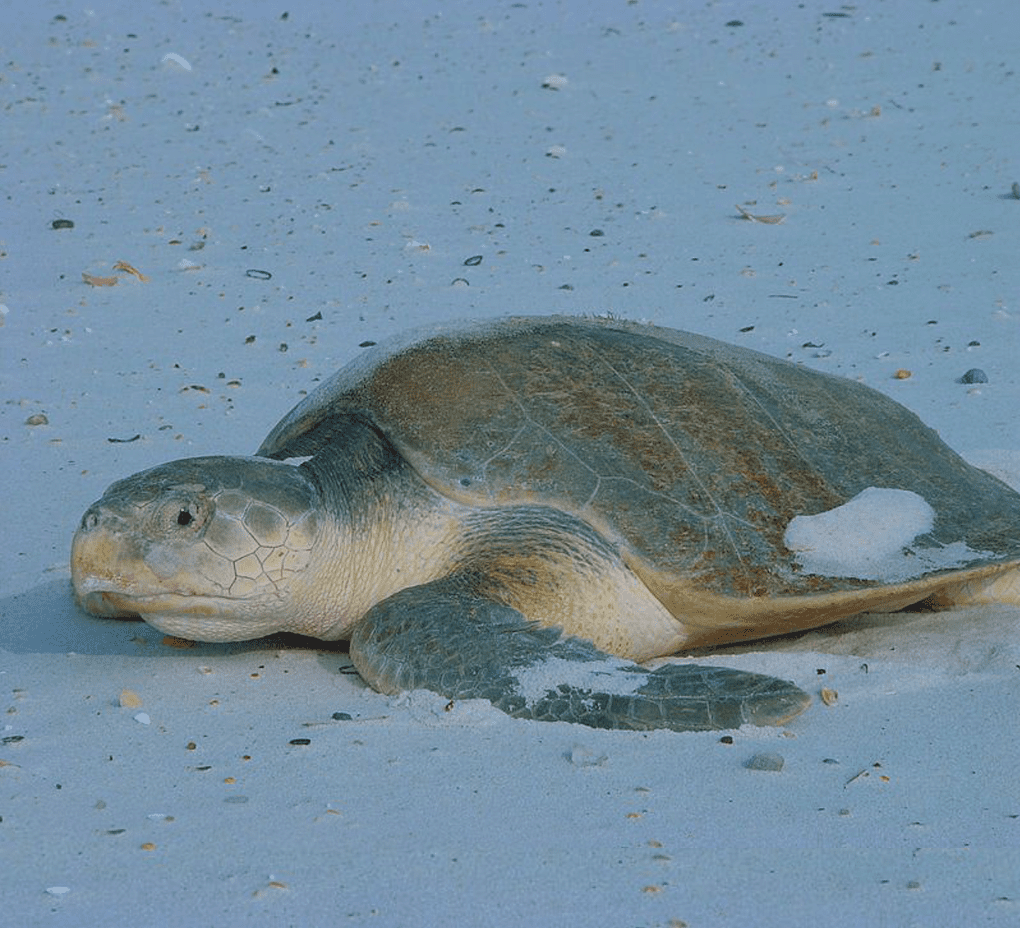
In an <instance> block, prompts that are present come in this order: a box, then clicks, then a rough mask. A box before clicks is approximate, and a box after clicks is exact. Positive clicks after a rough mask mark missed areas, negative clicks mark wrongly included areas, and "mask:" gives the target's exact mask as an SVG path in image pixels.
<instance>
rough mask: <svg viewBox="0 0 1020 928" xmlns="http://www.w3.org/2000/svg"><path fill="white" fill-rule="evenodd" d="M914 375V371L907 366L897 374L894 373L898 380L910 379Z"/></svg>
mask: <svg viewBox="0 0 1020 928" xmlns="http://www.w3.org/2000/svg"><path fill="white" fill-rule="evenodd" d="M912 376H913V372H912V371H908V370H907V369H906V368H905V367H901V368H900V369H899V370H898V371H896V373H895V374H893V377H895V378H896V379H897V380H908V379H909V378H910V377H912Z"/></svg>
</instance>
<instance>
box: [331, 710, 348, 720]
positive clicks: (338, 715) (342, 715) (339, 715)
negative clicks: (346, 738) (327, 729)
mask: <svg viewBox="0 0 1020 928" xmlns="http://www.w3.org/2000/svg"><path fill="white" fill-rule="evenodd" d="M331 717H332V719H333V721H334V722H349V721H351V719H352V718H353V716H352V715H351V714H350V712H334V713H333V715H332V716H331Z"/></svg>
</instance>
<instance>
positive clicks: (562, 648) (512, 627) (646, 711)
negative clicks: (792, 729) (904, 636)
mask: <svg viewBox="0 0 1020 928" xmlns="http://www.w3.org/2000/svg"><path fill="white" fill-rule="evenodd" d="M351 658H352V660H353V661H354V665H355V667H357V669H358V672H359V673H360V674H361V676H362V677H363V678H364V679H365V680H366V681H367V682H368V684H369V685H370V686H372V687H373V688H375V689H377V690H379V691H380V692H383V693H398V692H401V691H404V690H411V689H428V690H432V691H433V692H436V693H439V694H440V695H442V696H445V697H448V698H450V699H488V700H489V701H490V702H491V703H492V704H493V705H494V706H496V707H497V708H498V709H501V710H502V711H504V712H506V713H508V714H509V715H512V716H514V717H516V718H529V719H538V720H543V721H562V722H577V723H580V724H582V725H588V726H591V727H593V728H622V729H652V728H669V729H673V730H674V731H703V730H713V729H724V728H738V727H740V726H741V725H743V724H752V725H780V724H782V723H783V722H786V721H787V720H789V719H791V718H793V717H794V716H796V715H797V714H799V713H800V712H802V711H803V710H804V709H805V708H806V707H807V706H808V704H809V703H810V701H811V698H810V697H809V696H808V695H807V694H806V693H805V692H803V690H800V689H799V688H797V687H796V686H794V685H793V684H792V683H788V682H786V681H783V680H779V679H777V678H775V677H768V676H763V675H761V674H754V673H747V672H745V671H742V670H732V669H729V668H724V667H705V666H699V665H695V664H668V665H665V666H663V667H659V668H658V669H657V670H652V671H649V670H646V669H645V668H643V667H639V666H638V665H636V664H633V663H631V662H629V661H626V660H623V659H621V658H617V657H613V656H611V655H609V654H606V653H605V652H603V651H600V650H599V649H598V648H596V647H595V646H594V645H593V644H591V643H590V642H587V641H584V640H582V639H579V638H565V637H563V636H562V635H561V633H560V631H559V629H556V628H542V627H540V626H538V625H537V624H535V623H534V622H529V621H528V620H527V619H525V618H524V616H523V615H522V614H521V613H520V612H518V611H517V610H516V609H512V608H510V607H508V606H504V605H500V604H498V603H495V602H492V601H491V600H488V599H485V598H483V597H480V596H478V595H477V594H475V593H473V592H470V591H465V590H464V589H463V588H462V587H461V586H460V585H459V584H458V582H457V580H456V579H455V578H448V579H445V580H439V581H435V582H433V583H428V584H425V585H423V586H417V587H410V588H408V589H405V590H401V591H400V592H398V593H396V594H394V595H393V596H390V597H389V598H388V599H386V600H383V601H382V602H381V603H379V604H378V605H376V606H374V607H373V608H372V609H371V610H370V611H369V612H368V613H367V614H366V615H365V617H364V618H363V619H362V620H361V621H360V622H359V623H358V624H357V626H356V627H355V629H354V632H353V634H352V636H351Z"/></svg>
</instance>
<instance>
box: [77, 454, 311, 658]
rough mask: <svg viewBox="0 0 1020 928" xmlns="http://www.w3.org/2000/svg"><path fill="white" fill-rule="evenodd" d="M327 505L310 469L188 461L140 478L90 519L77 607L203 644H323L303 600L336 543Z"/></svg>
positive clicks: (84, 525) (232, 460) (83, 534)
mask: <svg viewBox="0 0 1020 928" xmlns="http://www.w3.org/2000/svg"><path fill="white" fill-rule="evenodd" d="M320 502H321V501H320V495H319V491H318V489H317V487H316V485H315V483H314V482H313V481H312V480H311V479H310V477H309V475H308V474H307V473H306V472H305V469H304V468H301V467H294V466H292V465H290V464H283V463H280V462H277V461H271V460H268V459H264V458H241V457H205V458H189V459H186V460H181V461H172V462H170V463H168V464H163V465H161V466H159V467H154V468H152V469H151V470H147V471H143V472H141V473H139V474H135V475H134V476H132V477H128V478H127V479H125V480H120V481H118V482H117V483H114V484H113V485H112V486H111V487H110V488H109V489H108V490H107V491H106V494H105V495H104V496H103V498H102V499H100V500H99V501H98V502H96V503H95V504H93V505H92V506H91V507H89V509H88V511H87V512H86V513H85V515H84V516H83V517H82V520H81V524H80V526H79V527H78V531H77V533H76V534H75V536H74V541H73V543H72V547H71V579H72V583H73V585H74V591H75V596H76V598H77V599H78V602H79V603H80V604H81V606H82V607H83V608H85V609H86V610H88V611H89V612H92V613H94V614H95V615H102V616H135V615H139V616H141V617H142V618H143V619H145V620H146V621H147V622H149V623H150V624H152V625H154V626H156V627H157V628H159V629H160V630H162V631H165V632H167V633H169V634H173V635H180V636H182V637H187V638H195V639H198V640H201V641H239V640H244V639H248V638H258V637H261V636H263V635H268V634H271V633H273V632H277V631H295V632H301V633H304V634H312V635H315V634H321V629H319V628H318V627H315V625H314V622H310V620H309V618H308V609H307V608H305V606H306V605H307V602H306V601H307V598H308V597H307V595H305V594H304V593H302V592H301V588H302V586H303V583H302V581H303V580H304V579H305V578H304V577H303V574H305V572H306V568H308V567H309V564H310V563H311V562H312V561H313V559H314V556H315V551H316V542H317V541H318V540H319V537H320V535H323V534H330V533H329V532H324V531H323V528H324V526H323V522H324V518H323V516H322V513H321V506H320Z"/></svg>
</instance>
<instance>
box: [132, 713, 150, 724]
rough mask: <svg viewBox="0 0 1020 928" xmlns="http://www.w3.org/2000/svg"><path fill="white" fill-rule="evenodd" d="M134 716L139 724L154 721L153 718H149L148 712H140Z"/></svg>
mask: <svg viewBox="0 0 1020 928" xmlns="http://www.w3.org/2000/svg"><path fill="white" fill-rule="evenodd" d="M133 718H134V720H135V721H136V722H138V724H139V725H148V724H149V723H150V722H151V721H152V719H150V718H149V713H148V712H139V713H138V714H137V715H135V716H133Z"/></svg>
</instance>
